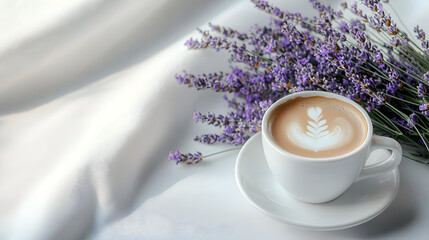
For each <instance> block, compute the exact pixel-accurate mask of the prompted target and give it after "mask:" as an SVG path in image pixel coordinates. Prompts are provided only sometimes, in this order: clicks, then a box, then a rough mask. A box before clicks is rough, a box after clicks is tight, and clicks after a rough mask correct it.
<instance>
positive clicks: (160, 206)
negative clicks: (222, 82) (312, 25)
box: [0, 0, 429, 239]
mask: <svg viewBox="0 0 429 240" xmlns="http://www.w3.org/2000/svg"><path fill="white" fill-rule="evenodd" d="M274 3H276V4H278V5H279V6H281V7H282V9H288V10H290V11H302V12H304V13H307V15H309V14H312V13H314V11H312V10H311V9H310V8H311V6H310V4H309V3H307V2H306V1H300V2H299V3H298V1H292V0H290V1H275V2H274ZM332 4H333V5H334V4H339V2H334V1H332ZM393 5H394V6H395V7H396V9H397V10H398V11H399V12H400V14H401V16H404V17H403V20H404V22H405V23H406V24H407V25H408V26H414V25H415V24H417V23H419V24H420V26H423V27H425V29H429V28H428V27H429V25H428V24H427V15H426V10H427V9H429V8H428V7H429V2H426V1H419V0H413V1H401V2H399V1H393ZM266 21H268V16H267V15H266V14H264V13H262V12H260V11H258V10H256V9H255V8H254V7H253V5H252V4H251V3H250V2H248V1H216V2H215V1H196V0H183V1H167V0H162V1H107V0H90V1H83V0H78V1H55V0H42V1H37V2H36V1H22V0H21V1H17V0H14V1H12V0H10V1H7V0H1V1H0V239H84V238H89V239H263V238H269V239H309V238H310V239H311V238H313V239H314V238H316V239H360V238H374V239H404V238H406V237H408V238H409V239H423V238H424V236H425V233H427V232H428V230H427V225H428V223H429V207H428V206H429V205H428V203H429V189H428V188H427V187H426V182H427V178H428V176H429V168H428V167H426V166H423V165H421V164H418V163H415V162H412V161H410V160H408V159H403V162H402V163H401V165H400V174H401V185H400V189H399V193H398V196H397V198H396V199H395V200H394V202H393V203H392V205H391V206H390V207H389V208H388V209H386V211H385V212H383V213H382V214H381V215H380V216H378V217H377V218H375V219H373V220H371V221H370V222H368V223H365V224H363V225H360V226H357V227H353V228H350V229H346V230H341V231H332V232H312V231H304V230H299V229H295V228H293V227H290V226H287V225H285V224H283V223H280V222H277V221H274V220H272V219H270V218H269V217H267V216H265V215H264V214H263V213H261V212H259V211H258V210H257V209H256V208H255V207H254V206H253V205H252V204H251V203H250V202H248V201H247V200H246V199H245V198H244V196H242V195H241V193H240V192H239V190H238V187H237V186H236V183H235V176H234V167H235V158H236V156H237V152H231V153H227V154H224V155H219V156H217V157H213V158H210V159H207V160H206V161H203V162H201V163H199V164H198V165H195V166H186V165H179V166H176V165H175V164H174V162H173V161H170V160H168V158H167V156H168V153H169V151H170V150H176V149H180V150H182V151H183V152H187V151H191V152H192V151H196V150H200V151H202V152H203V153H205V154H208V153H212V152H216V151H219V150H223V149H226V148H228V147H229V146H225V145H214V146H206V145H203V144H199V143H195V142H193V141H192V138H193V137H194V136H195V135H197V134H200V133H206V132H210V131H216V130H215V129H212V128H209V127H207V126H204V125H200V124H195V123H194V120H193V119H192V115H193V111H194V109H198V110H200V111H202V112H207V111H211V112H226V111H227V110H228V109H227V108H226V104H225V103H224V101H223V100H222V98H221V97H222V95H221V94H216V93H211V92H207V91H204V92H203V91H200V92H197V91H195V90H193V89H187V88H186V87H185V86H179V85H178V84H177V83H176V81H175V78H174V75H175V74H176V73H181V72H182V70H183V69H186V70H188V71H189V72H192V73H203V72H214V71H219V70H228V63H227V61H226V60H227V54H225V53H215V52H213V51H187V50H186V47H185V46H183V43H184V42H185V40H186V39H187V38H189V37H190V36H194V37H198V34H197V33H196V31H195V29H196V28H197V27H200V28H207V23H208V22H212V23H218V24H222V25H226V26H230V27H233V28H236V29H238V30H241V31H246V30H247V29H249V27H250V26H251V25H252V24H253V23H256V22H259V23H262V22H266Z"/></svg>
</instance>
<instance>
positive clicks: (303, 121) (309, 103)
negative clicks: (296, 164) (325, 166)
mask: <svg viewBox="0 0 429 240" xmlns="http://www.w3.org/2000/svg"><path fill="white" fill-rule="evenodd" d="M270 122H271V135H272V136H273V138H274V140H275V142H277V144H278V145H279V146H280V147H282V148H283V149H285V150H286V151H288V152H291V153H293V154H296V155H300V156H305V157H312V158H324V157H333V156H340V155H343V154H345V153H348V152H350V151H352V150H353V149H355V148H357V147H358V146H360V145H361V144H362V143H363V141H364V139H365V137H366V131H367V129H368V128H367V126H366V123H365V119H364V117H363V115H362V113H360V112H359V111H358V110H357V109H356V108H354V107H353V106H351V105H350V104H348V103H345V102H342V101H339V100H336V99H330V98H324V97H308V98H296V99H292V100H290V101H288V102H286V103H284V104H282V105H280V106H279V107H278V108H277V109H276V110H274V111H273V113H272V115H271V118H270Z"/></svg>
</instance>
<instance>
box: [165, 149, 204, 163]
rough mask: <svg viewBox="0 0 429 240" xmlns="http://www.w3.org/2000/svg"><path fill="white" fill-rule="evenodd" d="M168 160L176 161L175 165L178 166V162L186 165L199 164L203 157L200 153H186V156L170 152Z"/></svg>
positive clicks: (177, 152)
mask: <svg viewBox="0 0 429 240" xmlns="http://www.w3.org/2000/svg"><path fill="white" fill-rule="evenodd" d="M168 158H169V159H170V160H174V161H176V165H177V164H179V163H180V162H185V163H187V164H192V163H199V162H201V161H202V160H203V155H202V154H201V153H200V152H196V153H193V154H191V153H187V154H183V153H180V152H179V151H176V152H174V153H173V152H170V154H169V155H168Z"/></svg>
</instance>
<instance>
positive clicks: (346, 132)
mask: <svg viewBox="0 0 429 240" xmlns="http://www.w3.org/2000/svg"><path fill="white" fill-rule="evenodd" d="M307 114H308V117H309V118H310V119H311V120H309V121H307V129H306V130H304V129H302V128H301V126H300V124H299V123H298V122H296V121H295V122H292V123H291V124H290V125H289V127H288V132H287V135H288V137H289V139H291V140H294V141H296V143H297V144H298V145H300V146H301V147H302V148H305V149H308V150H312V151H314V152H317V151H319V150H328V149H332V148H337V147H338V146H339V145H344V144H347V143H348V142H349V141H350V139H351V137H350V136H351V133H352V132H353V129H352V126H351V125H350V123H349V122H347V121H346V120H345V119H344V118H341V117H338V118H336V119H335V120H334V121H332V126H334V127H332V128H329V125H328V124H327V121H326V119H323V114H322V109H321V108H320V107H310V108H308V110H307Z"/></svg>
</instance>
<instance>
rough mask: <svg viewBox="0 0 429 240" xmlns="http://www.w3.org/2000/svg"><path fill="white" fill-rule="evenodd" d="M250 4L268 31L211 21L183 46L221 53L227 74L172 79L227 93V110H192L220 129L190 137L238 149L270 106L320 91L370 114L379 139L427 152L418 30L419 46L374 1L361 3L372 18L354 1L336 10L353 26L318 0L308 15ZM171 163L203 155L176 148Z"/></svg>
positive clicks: (428, 67)
mask: <svg viewBox="0 0 429 240" xmlns="http://www.w3.org/2000/svg"><path fill="white" fill-rule="evenodd" d="M251 1H252V2H253V3H254V5H255V6H256V8H258V9H260V10H262V11H264V12H266V13H268V14H269V15H271V21H270V23H269V24H268V25H265V26H260V25H257V24H256V25H254V26H253V27H252V28H251V29H250V30H249V31H248V32H246V33H241V32H238V31H236V30H234V29H231V28H229V27H224V26H218V25H213V24H209V28H210V30H199V32H200V34H201V38H200V39H195V38H190V39H189V40H188V41H187V42H186V43H185V45H186V46H188V48H189V49H207V48H211V49H215V50H216V51H227V52H229V54H230V58H229V62H230V64H231V71H230V72H228V73H224V72H217V73H209V74H191V73H187V72H186V71H184V72H183V73H182V74H179V75H176V80H177V81H178V83H179V84H183V85H187V86H188V87H192V88H195V89H196V90H202V91H204V90H212V91H216V92H223V93H224V94H225V95H224V97H223V99H224V100H225V101H226V102H227V104H228V107H229V109H230V110H231V111H230V112H228V113H226V114H215V113H201V112H198V111H195V112H194V119H195V121H196V122H199V123H203V124H208V125H213V126H215V127H218V128H219V129H220V131H219V132H217V133H208V134H202V135H200V136H196V137H195V138H194V140H196V141H200V142H202V143H206V144H214V143H227V144H232V145H241V144H243V143H244V142H246V141H247V140H248V139H249V138H250V137H251V136H252V135H253V134H255V133H257V132H259V131H260V124H261V121H262V117H263V114H264V112H265V111H266V110H267V108H268V107H269V106H270V105H271V104H272V103H274V102H275V101H276V100H278V99H279V98H281V97H283V96H285V95H288V94H290V93H294V92H300V91H305V90H317V91H329V92H333V93H337V94H341V95H343V96H345V97H347V98H349V99H352V100H354V101H355V102H357V103H359V104H360V105H361V106H362V107H364V108H365V109H366V110H367V111H368V112H369V115H370V117H371V118H372V120H373V123H374V129H375V131H376V132H377V133H379V134H381V135H387V136H392V137H396V138H397V139H398V140H399V141H402V142H406V143H407V144H412V145H414V146H415V147H417V148H419V149H420V150H421V151H422V152H423V153H425V154H429V148H428V143H429V141H428V140H429V139H428V136H429V130H428V128H427V127H426V126H429V124H428V122H429V104H428V93H427V87H429V55H428V53H429V41H427V40H426V38H425V32H424V31H423V30H422V29H420V28H419V27H418V26H417V27H416V28H415V29H414V32H415V33H416V36H417V39H418V41H420V44H416V43H414V42H413V40H411V39H410V38H409V37H408V36H407V34H405V33H404V32H403V31H402V30H401V29H399V28H398V26H397V24H396V22H395V21H393V19H392V17H391V16H390V14H389V13H388V12H386V11H385V8H384V6H383V3H382V2H381V1H379V0H361V3H362V5H363V6H364V7H366V8H368V9H369V10H370V13H368V14H366V13H364V11H363V10H362V9H360V7H359V6H358V5H357V4H356V3H354V4H352V5H351V6H348V5H347V4H345V3H344V4H342V5H341V6H342V9H343V10H344V11H350V12H351V13H352V14H354V15H355V16H356V17H357V19H351V20H347V19H344V15H343V13H342V11H338V10H336V9H334V8H332V7H330V6H325V5H323V4H321V3H320V2H318V1H316V0H310V3H311V5H312V6H313V8H315V9H316V10H317V11H318V15H317V16H316V17H313V18H307V17H303V16H302V15H301V14H300V13H291V12H287V11H283V10H281V9H279V8H277V7H275V6H273V5H271V4H269V3H268V2H267V1H261V0H251ZM383 2H384V3H386V2H387V1H383ZM369 29H374V30H375V32H374V31H369ZM419 45H420V46H421V47H419ZM206 157H207V156H206ZM170 159H173V160H176V163H179V162H187V163H197V162H199V161H201V160H202V159H203V156H202V155H201V153H199V152H197V153H193V154H182V153H180V152H175V153H170Z"/></svg>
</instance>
